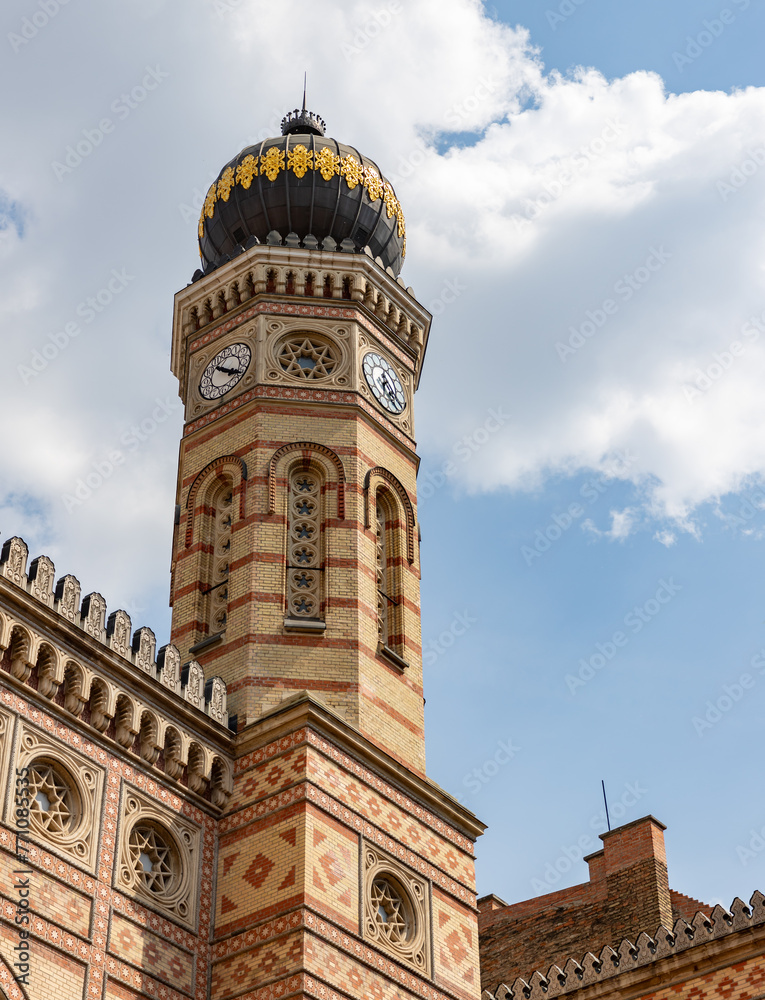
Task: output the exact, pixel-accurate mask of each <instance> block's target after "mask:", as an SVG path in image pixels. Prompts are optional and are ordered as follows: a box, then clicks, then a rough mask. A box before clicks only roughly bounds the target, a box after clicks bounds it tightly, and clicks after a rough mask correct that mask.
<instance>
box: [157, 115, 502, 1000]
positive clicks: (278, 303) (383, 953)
mask: <svg viewBox="0 0 765 1000" xmlns="http://www.w3.org/2000/svg"><path fill="white" fill-rule="evenodd" d="M199 246H200V254H201V257H202V267H201V268H200V269H199V270H198V271H197V272H196V273H195V275H194V277H193V279H192V282H191V283H190V284H189V285H188V286H187V287H186V288H185V289H183V290H182V291H181V292H179V293H178V295H177V296H176V300H175V310H174V324H173V349H172V367H173V371H174V373H175V374H176V376H177V377H178V379H179V382H180V393H181V397H182V399H183V402H184V406H185V425H184V432H183V439H182V442H181V446H180V456H179V471H178V491H177V515H176V526H175V534H174V543H173V556H172V578H171V604H172V608H173V618H172V623H173V624H172V641H173V642H174V643H175V644H176V645H177V646H178V648H179V649H180V651H181V654H182V659H183V660H184V662H191V661H198V662H199V663H200V664H201V665H202V666H203V668H204V670H205V674H206V676H208V677H209V676H211V675H213V674H217V675H219V676H221V677H222V678H223V680H224V681H225V683H226V685H227V689H228V708H229V714H230V716H232V717H233V718H234V719H235V724H234V727H233V728H235V731H236V733H237V751H236V754H237V765H236V767H235V778H234V792H233V795H232V799H231V803H230V805H229V813H228V815H227V817H225V818H224V819H223V820H222V821H221V839H220V846H219V859H218V881H217V886H218V897H217V903H216V914H215V941H216V944H215V945H214V947H213V953H214V955H217V959H216V960H215V966H214V969H213V976H212V989H213V996H214V997H215V998H218V997H221V998H223V997H228V996H239V995H243V994H244V995H247V996H248V997H249V996H251V995H252V996H254V995H255V993H253V992H252V991H253V990H255V989H256V988H259V987H260V986H263V985H269V987H271V986H273V985H274V984H275V983H277V982H278V983H281V984H283V986H280V987H279V989H281V990H283V992H282V993H277V992H275V993H273V995H274V996H276V995H285V993H284V991H286V992H294V993H301V992H305V993H311V992H312V991H315V990H318V991H319V992H318V994H317V995H326V994H324V993H322V992H321V990H322V989H325V988H330V989H333V990H338V991H339V993H338V995H339V996H351V997H356V996H358V997H362V996H364V997H368V996H380V997H381V998H382V997H384V996H388V995H390V996H394V995H395V996H402V995H404V994H407V991H408V990H411V991H412V992H413V993H416V994H417V995H423V992H424V991H425V990H426V989H429V990H431V993H430V994H428V995H431V996H434V997H435V996H455V997H459V998H466V997H477V996H478V993H479V978H478V955H477V934H476V931H477V924H476V917H475V885H474V875H473V859H472V845H473V841H474V839H475V837H476V836H477V835H479V834H480V832H481V831H482V829H483V826H482V824H480V823H479V821H478V820H476V819H475V817H473V816H472V814H471V813H469V812H468V811H467V810H465V809H464V808H463V807H462V806H461V805H460V804H459V803H458V802H456V801H455V800H453V799H452V798H451V797H450V796H448V795H447V794H446V793H444V792H443V791H442V790H441V789H440V788H438V786H436V785H434V784H433V783H432V782H430V781H429V780H428V779H427V777H426V775H425V745H424V713H423V687H422V656H421V634H420V594H419V581H420V553H419V530H418V520H417V501H416V475H417V466H418V457H417V454H416V451H415V440H414V419H413V400H414V392H415V389H416V388H417V384H418V380H419V377H420V373H421V368H422V363H423V359H424V355H425V348H426V345H427V340H428V333H429V329H430V322H431V316H430V315H429V314H428V312H427V310H425V309H424V308H423V306H422V305H421V304H420V303H419V302H418V301H417V299H416V298H415V296H414V293H413V291H412V289H411V288H407V287H406V285H405V283H404V282H403V281H402V280H401V278H400V277H399V273H400V270H401V266H402V263H403V259H404V256H405V253H406V238H405V222H404V215H403V211H402V208H401V205H400V204H399V201H398V199H397V197H396V194H395V192H394V190H393V187H392V185H391V184H390V183H389V182H388V181H387V180H386V179H385V177H384V176H383V175H382V173H381V171H380V170H379V168H378V167H377V165H376V164H375V163H374V162H373V161H371V160H370V159H369V158H368V157H366V156H364V155H362V154H361V153H360V152H358V150H356V149H355V148H353V147H351V146H348V145H345V144H343V143H340V142H338V141H336V140H335V139H330V138H328V137H326V136H325V126H324V122H323V121H322V120H321V119H320V118H319V117H318V116H317V115H314V114H312V113H310V112H308V111H306V109H305V107H304V108H303V110H302V111H299V110H296V111H295V112H292V113H290V114H289V115H287V117H286V118H285V119H284V121H283V123H282V135H281V136H279V137H275V138H273V139H267V140H265V141H264V142H262V143H260V144H259V145H257V146H252V147H249V148H247V149H244V150H242V152H241V153H239V154H238V156H236V157H234V159H232V160H231V161H230V162H229V163H228V164H226V165H225V166H224V168H223V169H222V170H221V172H220V175H219V177H218V178H217V180H216V181H215V183H214V184H213V185H212V186H211V187H210V190H209V192H208V194H207V198H206V200H205V203H204V208H203V210H202V215H201V218H200V221H199ZM248 935H249V937H248ZM253 935H254V936H253ZM285 935H286V936H285ZM269 942H270V946H267V944H268V943H269ZM245 954H246V955H247V956H248V957H247V958H246V959H245V958H243V957H242V956H243V955H245ZM317 983H320V984H321V988H320V987H319V986H317V985H316V984H317ZM404 985H406V989H405V990H404V994H402V993H401V992H400V988H401V987H402V986H404ZM435 987H437V989H436V990H435V991H433V990H434V988H435ZM274 988H275V987H274ZM439 991H440V992H439ZM258 995H260V994H258Z"/></svg>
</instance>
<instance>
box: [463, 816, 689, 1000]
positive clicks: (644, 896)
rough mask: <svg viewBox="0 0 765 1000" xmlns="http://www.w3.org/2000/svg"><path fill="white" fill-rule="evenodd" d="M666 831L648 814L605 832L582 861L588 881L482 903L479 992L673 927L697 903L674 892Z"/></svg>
mask: <svg viewBox="0 0 765 1000" xmlns="http://www.w3.org/2000/svg"><path fill="white" fill-rule="evenodd" d="M664 829H665V827H664V825H663V824H662V823H660V822H659V821H658V820H656V819H654V818H653V817H652V816H647V817H644V818H643V819H639V820H635V821H634V822H633V823H628V824H626V825H625V826H622V827H619V828H618V829H616V830H612V831H610V832H608V833H605V834H602V835H601V840H602V841H603V849H602V850H601V851H598V852H596V853H595V854H591V855H590V856H589V857H588V858H587V859H585V860H587V861H588V863H589V867H590V881H589V882H586V883H583V884H582V885H576V886H572V887H571V888H569V889H561V890H560V891H558V892H553V893H548V894H546V895H544V896H538V897H536V898H535V899H530V900H525V901H524V902H520V903H515V904H512V905H507V904H505V903H503V902H502V901H501V900H498V899H497V897H486V898H485V899H483V900H481V901H479V909H480V917H479V933H480V949H481V985H482V988H483V989H489V990H493V989H494V988H496V986H497V985H498V984H499V983H501V982H504V983H508V984H509V983H512V982H513V981H514V980H515V979H516V978H517V977H518V976H522V977H524V978H525V977H526V976H528V975H530V974H531V973H532V972H533V971H535V970H542V971H543V972H546V971H547V969H548V968H549V967H550V965H552V964H554V963H555V964H560V965H563V964H565V962H566V960H567V959H568V958H570V957H574V958H576V959H577V960H579V959H581V956H582V955H583V954H584V953H585V952H587V951H591V952H593V953H594V954H598V953H599V952H600V950H601V949H602V948H603V947H604V946H605V945H611V946H613V947H617V946H618V944H619V943H620V942H621V940H622V939H623V938H625V937H627V938H629V939H630V940H632V941H634V940H635V939H636V938H637V936H638V935H639V934H640V932H641V931H646V932H647V933H649V934H653V933H654V932H655V931H656V928H657V927H659V926H660V925H663V926H665V927H667V928H670V929H671V927H672V926H673V924H674V921H675V919H676V916H677V915H684V914H686V913H687V912H688V910H689V909H690V908H692V907H693V905H694V904H695V901H693V900H690V898H689V897H682V896H681V895H680V894H675V895H674V898H673V895H672V894H671V892H670V889H669V882H668V876H667V860H666V853H665V849H664ZM673 903H674V907H675V909H673ZM700 908H703V904H698V906H696V909H700ZM695 912H696V910H694V913H695Z"/></svg>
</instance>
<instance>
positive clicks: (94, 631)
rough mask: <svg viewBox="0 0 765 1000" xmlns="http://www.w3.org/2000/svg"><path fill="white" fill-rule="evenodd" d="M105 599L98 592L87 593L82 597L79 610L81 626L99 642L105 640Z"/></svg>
mask: <svg viewBox="0 0 765 1000" xmlns="http://www.w3.org/2000/svg"><path fill="white" fill-rule="evenodd" d="M105 618H106V601H105V600H104V599H103V597H102V596H101V595H100V594H88V595H87V597H85V598H83V601H82V608H81V610H80V620H81V623H82V628H83V629H84V631H85V632H87V633H88V635H92V636H93V638H94V639H98V641H99V642H105V641H106V625H105V623H104V621H105Z"/></svg>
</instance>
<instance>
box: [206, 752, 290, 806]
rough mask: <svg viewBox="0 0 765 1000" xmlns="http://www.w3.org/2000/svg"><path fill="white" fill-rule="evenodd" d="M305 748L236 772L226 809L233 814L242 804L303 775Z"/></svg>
mask: <svg viewBox="0 0 765 1000" xmlns="http://www.w3.org/2000/svg"><path fill="white" fill-rule="evenodd" d="M305 756H306V748H305V747H301V748H297V749H294V750H292V751H290V752H289V753H286V754H283V755H282V756H280V757H277V758H276V760H273V761H271V762H269V763H268V764H267V765H266V766H264V767H253V768H252V769H251V770H250V771H249V772H248V773H247V774H241V772H239V773H237V779H236V782H235V784H234V791H233V794H232V796H231V798H230V799H229V802H228V807H227V809H226V813H227V816H229V817H230V816H233V815H235V813H236V811H237V810H238V809H241V808H242V806H245V805H249V804H250V803H251V802H257V801H258V799H261V798H263V797H264V796H267V795H273V794H274V793H275V792H279V791H281V790H282V789H283V788H287V787H288V786H289V785H292V784H294V783H295V782H296V781H299V780H300V779H301V778H303V777H304V776H305Z"/></svg>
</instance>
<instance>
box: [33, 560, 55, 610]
mask: <svg viewBox="0 0 765 1000" xmlns="http://www.w3.org/2000/svg"><path fill="white" fill-rule="evenodd" d="M55 578H56V567H55V566H54V565H53V561H52V560H51V559H49V558H48V557H47V556H38V557H37V558H36V559H33V560H32V564H31V565H30V567H29V576H28V577H27V587H28V589H29V593H30V594H31V595H32V597H34V598H35V599H36V600H38V601H40V603H41V604H47V606H48V607H49V608H52V607H53V581H54V580H55Z"/></svg>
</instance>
